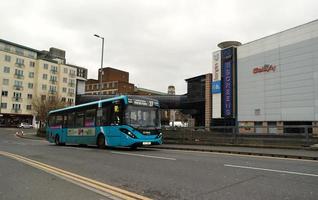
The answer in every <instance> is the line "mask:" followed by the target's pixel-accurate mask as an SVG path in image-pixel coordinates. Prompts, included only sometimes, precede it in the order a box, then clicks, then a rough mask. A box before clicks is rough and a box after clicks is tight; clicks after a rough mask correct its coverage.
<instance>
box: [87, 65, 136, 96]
mask: <svg viewBox="0 0 318 200" xmlns="http://www.w3.org/2000/svg"><path fill="white" fill-rule="evenodd" d="M98 77H99V78H100V77H102V94H111V95H116V94H133V93H134V90H135V86H134V84H132V83H129V73H128V72H125V71H122V70H118V69H114V68H111V67H106V68H103V70H102V75H101V74H100V70H99V72H98ZM99 84H100V79H98V80H97V79H88V80H87V81H86V86H85V94H92V95H94V94H95V95H96V94H99V91H100V90H99Z"/></svg>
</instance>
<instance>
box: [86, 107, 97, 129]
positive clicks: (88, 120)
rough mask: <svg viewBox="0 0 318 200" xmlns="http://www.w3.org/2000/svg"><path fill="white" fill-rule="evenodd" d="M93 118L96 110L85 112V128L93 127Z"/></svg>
mask: <svg viewBox="0 0 318 200" xmlns="http://www.w3.org/2000/svg"><path fill="white" fill-rule="evenodd" d="M95 116H96V109H91V110H86V111H85V122H84V125H85V127H93V126H95Z"/></svg>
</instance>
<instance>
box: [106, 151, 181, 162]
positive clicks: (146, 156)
mask: <svg viewBox="0 0 318 200" xmlns="http://www.w3.org/2000/svg"><path fill="white" fill-rule="evenodd" d="M111 153H114V154H122V155H129V156H139V157H145V158H156V159H163V160H177V159H175V158H168V157H160V156H150V155H144V154H134V153H125V152H119V151H111Z"/></svg>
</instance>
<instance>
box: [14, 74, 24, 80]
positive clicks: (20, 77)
mask: <svg viewBox="0 0 318 200" xmlns="http://www.w3.org/2000/svg"><path fill="white" fill-rule="evenodd" d="M14 77H15V78H18V79H24V75H23V74H14Z"/></svg>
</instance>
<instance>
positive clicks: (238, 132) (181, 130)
mask: <svg viewBox="0 0 318 200" xmlns="http://www.w3.org/2000/svg"><path fill="white" fill-rule="evenodd" d="M162 130H163V133H164V135H165V136H166V139H168V140H169V139H172V140H175V141H177V140H179V141H180V142H181V143H182V142H185V141H186V142H190V143H191V142H193V143H196V141H197V142H198V141H201V142H202V141H205V142H207V143H215V142H216V140H220V138H222V141H223V142H225V143H230V144H242V143H244V140H246V141H247V140H250V141H252V140H253V141H256V142H258V143H262V144H265V143H270V142H272V143H280V142H282V144H283V142H284V141H287V140H288V142H291V141H293V143H295V144H296V143H297V144H299V145H300V144H301V146H310V144H312V143H313V142H314V141H315V142H317V143H318V126H313V125H282V126H212V127H204V126H200V127H171V126H163V127H162ZM287 146H288V145H287Z"/></svg>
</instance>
